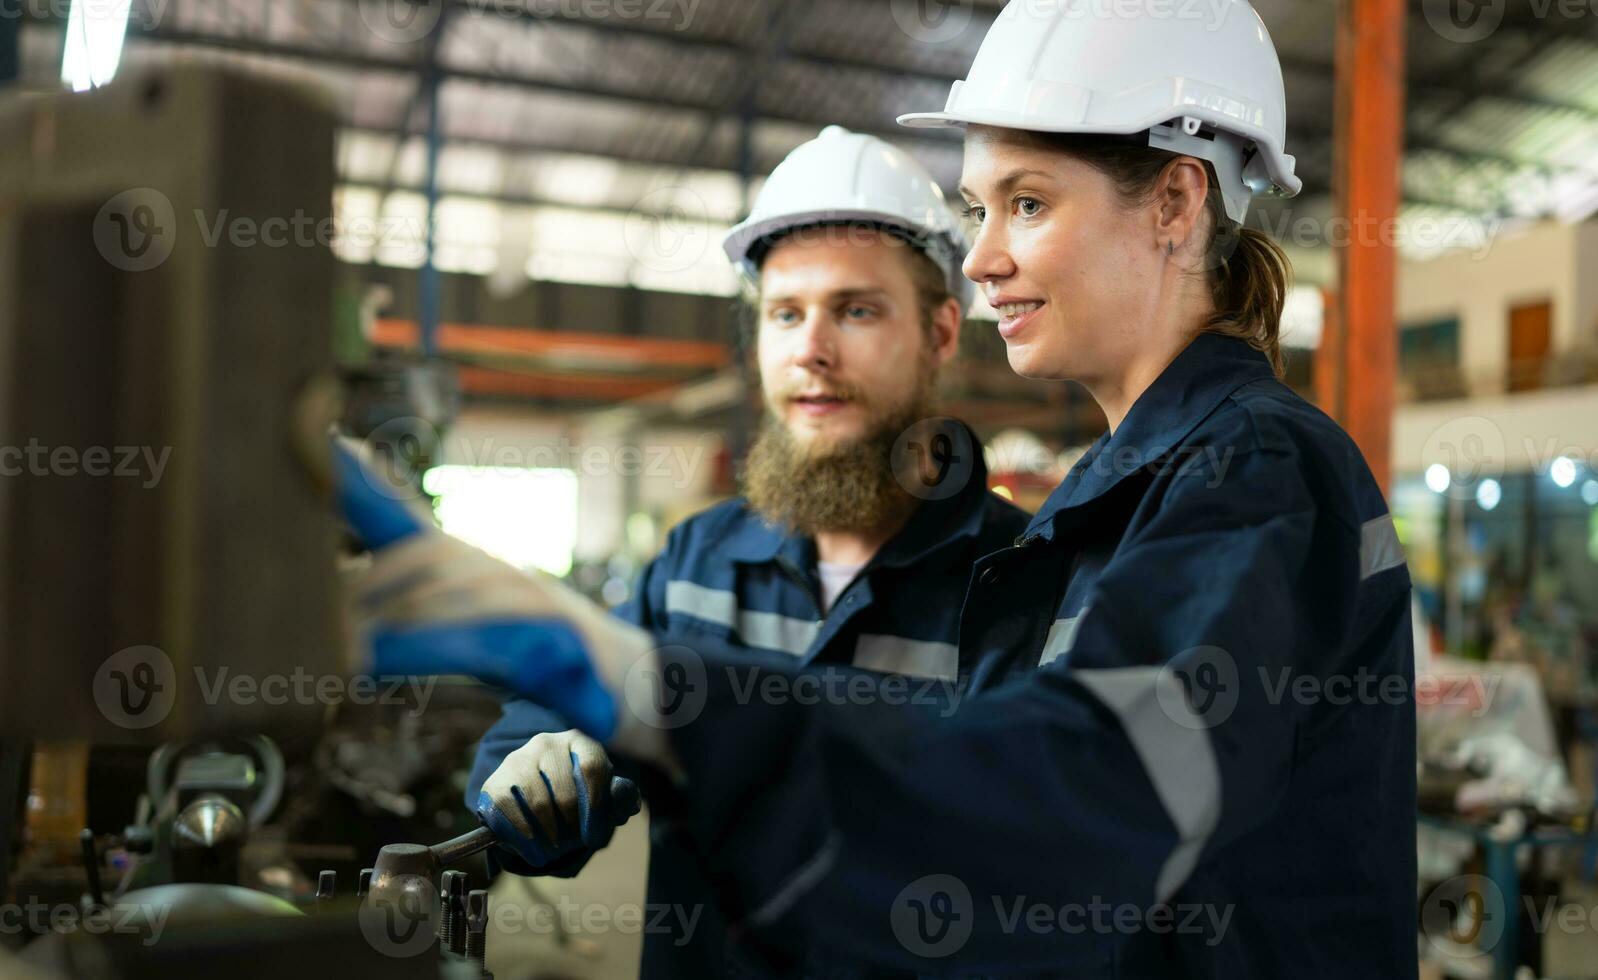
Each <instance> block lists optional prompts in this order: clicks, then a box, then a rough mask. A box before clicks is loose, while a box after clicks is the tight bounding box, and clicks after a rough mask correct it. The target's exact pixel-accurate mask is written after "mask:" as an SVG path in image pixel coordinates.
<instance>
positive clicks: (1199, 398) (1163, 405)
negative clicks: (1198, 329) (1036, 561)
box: [1028, 333, 1276, 537]
mask: <svg viewBox="0 0 1598 980" xmlns="http://www.w3.org/2000/svg"><path fill="white" fill-rule="evenodd" d="M1275 376H1276V374H1275V372H1274V371H1273V370H1272V368H1271V362H1270V360H1269V359H1267V358H1266V356H1265V354H1264V353H1263V352H1261V351H1259V350H1256V349H1255V348H1253V347H1252V346H1250V345H1249V343H1248V342H1247V341H1246V340H1243V339H1241V338H1238V337H1228V336H1226V335H1224V334H1217V333H1201V334H1199V335H1198V336H1197V337H1196V338H1194V339H1193V341H1192V342H1191V343H1190V344H1188V346H1187V347H1186V348H1184V349H1183V351H1182V352H1181V353H1180V354H1178V355H1176V359H1175V360H1173V361H1172V362H1171V363H1170V364H1169V365H1167V366H1166V368H1165V370H1164V371H1162V372H1161V373H1160V376H1159V377H1158V378H1155V379H1154V383H1153V384H1151V385H1149V387H1148V389H1147V390H1145V391H1144V392H1143V394H1141V395H1139V396H1138V399H1137V401H1136V402H1134V403H1133V405H1132V408H1131V410H1130V411H1128V412H1127V414H1126V418H1124V419H1122V420H1121V424H1120V426H1119V427H1117V428H1116V430H1115V434H1114V435H1113V436H1112V435H1111V434H1110V433H1108V432H1106V433H1104V434H1103V435H1101V436H1099V438H1098V439H1097V440H1096V441H1095V442H1094V443H1093V445H1092V446H1090V447H1089V448H1088V451H1087V452H1086V453H1084V454H1083V455H1082V458H1081V459H1079V460H1077V463H1076V465H1075V466H1073V467H1071V472H1070V473H1069V474H1067V475H1066V478H1065V480H1064V481H1063V482H1062V483H1061V484H1060V485H1059V487H1057V488H1056V489H1055V491H1054V492H1053V493H1051V494H1050V495H1049V499H1048V500H1046V501H1044V504H1043V507H1042V509H1040V510H1039V511H1038V513H1037V516H1036V517H1034V518H1033V519H1032V524H1031V527H1029V528H1028V531H1029V533H1030V532H1031V531H1034V530H1042V531H1043V533H1044V536H1045V537H1052V532H1053V521H1054V518H1055V516H1056V515H1057V514H1059V513H1060V512H1061V511H1063V510H1066V509H1067V508H1071V507H1078V506H1081V505H1082V504H1085V503H1087V502H1089V501H1091V500H1094V499H1097V498H1098V497H1102V496H1103V495H1104V494H1106V493H1108V492H1109V491H1110V490H1111V489H1113V488H1114V487H1115V486H1116V485H1117V484H1118V483H1120V482H1121V481H1122V480H1124V479H1126V478H1127V477H1128V476H1131V475H1132V474H1133V473H1136V472H1138V471H1140V470H1142V469H1143V468H1144V467H1145V466H1147V465H1149V464H1150V463H1153V462H1155V461H1157V460H1159V459H1160V458H1161V457H1163V456H1164V455H1165V454H1166V453H1168V452H1170V451H1171V450H1172V449H1175V448H1176V447H1177V446H1179V445H1181V443H1182V441H1183V440H1184V439H1186V438H1187V437H1188V435H1190V434H1191V433H1192V431H1193V430H1194V429H1195V428H1197V427H1198V425H1199V423H1200V422H1202V421H1203V420H1204V419H1205V418H1206V417H1207V416H1209V414H1210V413H1211V412H1212V411H1214V410H1215V408H1216V407H1217V406H1218V405H1220V403H1221V402H1222V401H1223V400H1224V399H1225V398H1226V397H1227V396H1229V395H1230V394H1231V393H1232V392H1234V391H1236V390H1237V389H1238V388H1240V387H1242V386H1243V385H1245V384H1248V383H1249V382H1251V381H1258V380H1261V379H1265V378H1274V377H1275Z"/></svg>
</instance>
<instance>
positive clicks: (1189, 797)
mask: <svg viewBox="0 0 1598 980" xmlns="http://www.w3.org/2000/svg"><path fill="white" fill-rule="evenodd" d="M1071 676H1072V677H1074V678H1076V679H1077V680H1078V681H1081V682H1082V685H1083V686H1084V687H1086V688H1087V689H1088V690H1089V691H1091V692H1093V694H1094V695H1095V696H1096V697H1097V698H1098V699H1099V700H1100V701H1102V702H1104V706H1105V707H1107V708H1109V709H1110V710H1111V711H1113V712H1115V716H1116V717H1117V718H1119V719H1120V721H1121V728H1122V730H1123V731H1125V732H1126V737H1127V738H1128V739H1130V740H1131V742H1132V747H1133V748H1134V749H1136V750H1137V755H1138V758H1139V759H1141V760H1142V762H1143V770H1144V772H1146V773H1147V774H1148V777H1149V782H1151V783H1153V784H1154V792H1155V793H1156V794H1158V795H1159V798H1160V802H1161V803H1162V804H1164V806H1165V812H1166V814H1167V815H1168V816H1169V817H1170V818H1171V823H1173V824H1174V825H1175V826H1176V831H1177V834H1178V836H1179V837H1180V840H1179V841H1178V843H1177V845H1176V847H1175V848H1173V849H1172V851H1171V853H1170V854H1169V855H1167V856H1166V858H1165V864H1164V866H1163V867H1161V869H1160V876H1159V880H1158V881H1156V882H1155V885H1154V900H1155V901H1157V902H1164V901H1167V900H1169V899H1170V897H1171V896H1172V895H1173V894H1175V893H1176V890H1177V889H1178V888H1180V887H1181V886H1182V882H1184V881H1186V880H1187V877H1188V875H1190V874H1192V873H1193V867H1194V865H1195V864H1197V863H1198V858H1199V854H1200V852H1202V851H1203V850H1204V844H1205V842H1206V841H1207V840H1209V837H1210V834H1211V833H1213V832H1214V830H1215V825H1216V824H1217V823H1218V822H1219V821H1220V819H1221V768H1220V765H1219V764H1218V763H1217V762H1216V760H1215V749H1214V747H1213V746H1211V745H1210V736H1209V732H1208V731H1206V730H1205V722H1204V719H1203V718H1202V717H1201V716H1200V715H1198V714H1197V713H1196V712H1194V711H1193V709H1192V707H1191V706H1190V705H1189V704H1188V701H1187V697H1186V695H1185V694H1184V692H1183V690H1182V682H1181V680H1180V679H1179V678H1178V677H1177V676H1176V673H1175V672H1174V671H1170V670H1166V669H1164V668H1161V667H1116V668H1107V669H1103V670H1079V671H1076V672H1075V673H1074V674H1072V675H1071ZM1178 712H1180V713H1182V717H1180V718H1173V717H1172V716H1171V715H1172V713H1178Z"/></svg>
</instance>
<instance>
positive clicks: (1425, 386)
mask: <svg viewBox="0 0 1598 980" xmlns="http://www.w3.org/2000/svg"><path fill="white" fill-rule="evenodd" d="M1398 373H1399V378H1400V379H1401V382H1402V384H1403V385H1404V386H1405V387H1406V388H1407V389H1408V394H1409V396H1410V397H1411V398H1413V399H1415V400H1416V401H1434V400H1437V399H1442V398H1459V397H1462V396H1463V395H1464V394H1465V386H1464V379H1463V377H1462V376H1461V375H1460V371H1459V317H1457V316H1448V317H1442V318H1439V319H1436V320H1427V321H1424V322H1420V323H1414V324H1406V325H1405V326H1404V327H1403V328H1402V329H1401V330H1399V331H1398Z"/></svg>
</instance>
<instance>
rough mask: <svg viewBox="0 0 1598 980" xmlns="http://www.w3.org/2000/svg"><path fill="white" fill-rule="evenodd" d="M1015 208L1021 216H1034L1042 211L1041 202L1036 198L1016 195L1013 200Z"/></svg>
mask: <svg viewBox="0 0 1598 980" xmlns="http://www.w3.org/2000/svg"><path fill="white" fill-rule="evenodd" d="M1015 209H1016V211H1017V212H1019V213H1020V215H1021V217H1023V218H1036V217H1037V216H1038V214H1039V213H1041V212H1042V211H1043V203H1042V202H1041V201H1039V200H1037V199H1036V198H1031V197H1018V198H1016V200H1015Z"/></svg>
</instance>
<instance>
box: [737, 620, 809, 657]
mask: <svg viewBox="0 0 1598 980" xmlns="http://www.w3.org/2000/svg"><path fill="white" fill-rule="evenodd" d="M819 632H821V624H820V623H817V622H815V621H813V620H809V619H795V618H794V617H792V616H780V615H778V614H777V613H763V612H740V613H739V614H738V635H739V636H741V637H743V641H744V642H745V643H747V644H749V645H750V646H752V647H761V648H762V649H766V650H779V651H781V652H783V653H791V654H793V655H794V656H796V657H802V656H804V653H805V651H806V650H808V649H810V644H811V643H812V642H813V641H814V640H815V638H816V634H817V633H819Z"/></svg>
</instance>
